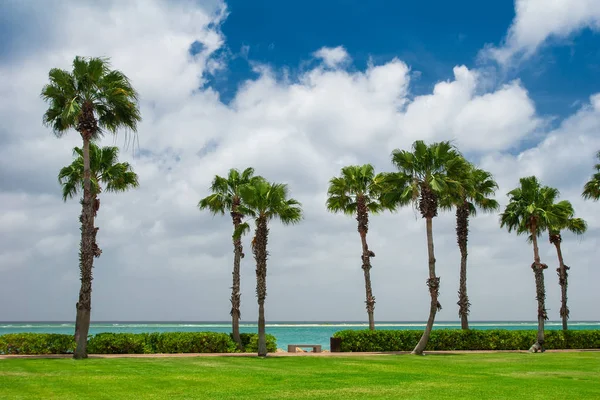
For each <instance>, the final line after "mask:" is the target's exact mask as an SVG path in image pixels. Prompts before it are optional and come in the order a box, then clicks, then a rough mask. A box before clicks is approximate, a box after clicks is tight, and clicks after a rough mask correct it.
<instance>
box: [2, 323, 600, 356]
mask: <svg viewBox="0 0 600 400" xmlns="http://www.w3.org/2000/svg"><path fill="white" fill-rule="evenodd" d="M425 324H426V321H379V322H376V323H375V327H376V328H377V329H379V330H393V329H401V330H422V329H424V327H425ZM469 325H470V328H471V329H472V330H478V329H479V330H491V329H505V330H534V329H537V321H507V320H504V321H491V320H489V321H470V322H469ZM74 327H75V322H74V321H0V335H2V334H8V333H27V332H31V333H59V334H69V335H72V334H73V332H74ZM368 327H369V323H368V322H366V321H270V322H267V323H266V331H267V333H269V334H272V335H274V336H275V338H276V339H277V347H278V348H281V349H286V348H287V345H288V344H295V343H310V344H320V345H321V346H323V349H329V339H330V337H331V336H332V335H333V334H334V333H335V332H338V331H341V330H348V329H351V330H363V329H368ZM545 327H546V330H560V329H562V322H561V321H546V325H545ZM257 328H258V324H257V322H256V321H241V322H240V332H241V333H256V332H257V330H258V329H257ZM433 329H434V330H437V329H461V324H460V321H437V322H435V324H434V325H433ZM569 329H571V330H587V329H592V330H600V321H570V322H569ZM201 331H204V332H206V331H208V332H218V333H226V334H229V333H230V332H231V321H175V320H171V321H142V320H137V321H124V320H122V321H92V322H91V324H90V331H89V334H90V335H96V334H99V333H110V332H112V333H150V332H201Z"/></svg>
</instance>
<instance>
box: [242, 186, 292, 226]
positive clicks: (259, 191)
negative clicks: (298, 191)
mask: <svg viewBox="0 0 600 400" xmlns="http://www.w3.org/2000/svg"><path fill="white" fill-rule="evenodd" d="M240 194H241V198H242V201H243V202H244V203H245V204H246V206H247V208H248V212H249V214H248V215H252V216H255V217H256V218H257V219H258V218H262V219H265V220H267V221H270V220H272V219H275V218H276V219H279V220H280V221H281V223H283V224H284V225H290V224H297V223H299V222H300V221H301V220H302V204H301V203H300V202H299V201H297V200H295V199H290V198H288V196H289V190H288V187H287V185H286V184H283V183H270V182H268V181H266V180H265V179H263V178H261V177H255V178H254V179H252V181H251V184H249V185H245V186H242V187H241V188H240Z"/></svg>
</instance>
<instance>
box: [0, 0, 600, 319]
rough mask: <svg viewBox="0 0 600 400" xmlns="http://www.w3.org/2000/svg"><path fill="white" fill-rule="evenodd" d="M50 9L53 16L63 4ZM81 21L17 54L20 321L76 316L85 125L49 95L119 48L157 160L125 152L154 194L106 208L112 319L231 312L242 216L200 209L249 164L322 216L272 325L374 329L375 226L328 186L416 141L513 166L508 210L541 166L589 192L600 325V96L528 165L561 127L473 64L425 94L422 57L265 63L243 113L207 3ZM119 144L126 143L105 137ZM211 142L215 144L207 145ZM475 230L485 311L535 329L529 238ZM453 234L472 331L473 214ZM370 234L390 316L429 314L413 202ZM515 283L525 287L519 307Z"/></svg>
mask: <svg viewBox="0 0 600 400" xmlns="http://www.w3.org/2000/svg"><path fill="white" fill-rule="evenodd" d="M57 4H58V3H57ZM140 10H142V11H140ZM31 12H40V14H39V15H38V16H37V18H42V17H43V10H37V9H36V10H32V11H31ZM65 12H66V13H67V14H65V15H63V16H62V17H61V18H63V19H64V20H63V19H59V20H56V21H57V22H56V23H55V24H51V25H50V24H48V25H46V24H40V26H41V27H42V28H43V29H42V28H40V29H42V30H41V31H40V32H39V35H40V36H41V37H46V36H57V37H65V38H67V39H66V40H64V41H59V40H53V41H51V43H49V44H46V43H44V44H43V45H41V46H40V47H39V48H37V49H35V51H31V52H29V53H27V54H19V56H18V58H14V59H7V60H4V61H2V60H0V120H1V121H3V123H2V126H0V134H1V136H0V141H1V142H2V146H0V176H1V177H2V180H1V182H2V183H1V186H0V204H2V208H1V209H0V222H1V225H0V227H1V228H0V229H2V230H1V231H0V232H1V233H2V235H3V240H2V241H0V269H1V270H2V271H3V279H2V280H0V303H2V304H7V303H9V302H10V303H11V304H21V305H22V306H19V307H17V306H15V307H11V308H10V309H6V310H4V309H3V310H1V311H0V320H11V319H51V318H56V319H63V320H64V319H70V318H72V317H73V309H74V304H75V299H76V295H77V292H78V281H77V278H78V271H77V243H75V242H72V243H71V244H70V245H69V246H67V243H68V242H69V240H70V238H71V236H72V237H77V235H78V232H79V231H78V221H77V219H78V215H79V204H78V203H77V201H76V200H73V201H70V202H68V203H67V204H63V202H62V199H61V198H60V190H59V188H58V184H57V183H56V174H57V171H58V169H59V168H60V167H62V166H63V165H65V164H67V163H69V162H70V161H71V149H72V147H73V146H75V145H79V142H80V139H79V138H78V137H77V134H76V133H75V132H71V133H69V134H68V135H67V136H66V137H64V138H62V139H56V138H54V137H52V134H51V133H50V131H49V129H47V128H44V127H42V126H41V115H42V114H43V112H44V104H43V103H42V102H41V101H40V100H39V97H38V96H39V91H40V89H41V87H42V86H43V84H44V83H45V82H46V80H47V72H48V70H49V69H50V68H51V67H54V66H60V67H63V68H68V67H69V63H70V61H71V60H72V58H73V56H74V55H76V54H86V55H102V54H107V55H111V56H112V59H113V65H114V67H115V68H118V69H120V70H122V71H124V72H125V73H126V74H128V75H129V77H130V78H131V79H132V81H133V83H134V85H135V86H136V88H137V89H138V90H139V92H140V94H141V108H142V114H143V118H144V121H143V122H142V123H141V125H140V127H139V143H140V150H141V151H140V152H139V154H138V155H137V156H136V157H135V158H134V157H132V154H131V153H132V152H131V149H130V150H129V151H122V153H121V158H122V159H124V160H128V161H130V162H131V163H132V164H133V166H134V169H135V170H136V171H137V172H138V174H139V175H140V183H141V187H140V188H139V189H136V190H133V191H130V192H128V193H124V194H117V195H114V194H106V195H103V196H102V203H101V204H102V207H101V209H100V212H99V214H98V225H99V227H100V231H99V234H98V239H99V244H100V247H101V248H102V249H103V250H104V252H103V254H102V256H101V257H100V258H99V259H98V260H97V262H96V264H95V280H94V318H95V319H98V320H102V319H104V320H110V319H123V320H125V319H130V320H131V319H139V320H143V319H146V320H160V319H179V320H224V319H226V318H227V316H228V312H229V310H228V308H229V302H228V298H229V287H230V286H231V283H230V277H231V254H232V249H231V242H230V241H231V221H230V220H229V218H227V216H225V217H212V216H210V215H208V214H207V213H201V212H199V211H198V210H197V209H196V204H197V202H198V200H199V199H200V198H201V197H203V196H205V195H206V194H207V191H208V186H209V184H210V181H211V179H212V178H213V176H214V175H215V174H225V173H226V172H227V170H228V169H229V168H232V167H237V168H245V167H247V166H254V167H255V168H256V171H257V173H260V174H262V175H264V176H265V177H267V178H268V179H271V180H275V181H280V182H286V183H288V184H289V185H290V189H291V193H292V195H293V196H294V197H296V198H297V199H298V200H300V201H301V202H302V203H303V205H304V209H305V214H306V220H305V221H304V222H303V223H302V224H300V225H298V226H293V227H282V226H280V225H278V224H277V223H276V222H274V223H273V224H272V226H271V235H270V237H269V246H270V248H269V251H270V258H269V272H268V274H269V278H268V287H269V296H268V298H267V302H268V305H267V317H268V318H269V319H271V320H286V319H288V320H289V319H305V320H310V319H316V320H319V319H321V320H323V319H338V320H357V319H363V318H364V317H365V312H364V293H363V290H364V288H363V278H362V271H361V270H360V241H359V238H358V234H357V233H356V226H355V224H356V221H355V220H354V219H353V218H349V217H345V216H340V215H331V214H329V213H327V212H326V210H325V207H324V203H325V198H326V189H327V182H328V180H329V179H330V178H331V177H332V176H334V175H337V174H338V173H339V169H340V167H342V166H344V165H347V164H350V163H366V162H371V163H373V164H375V166H376V168H377V169H378V170H379V171H381V170H390V169H391V168H392V167H391V165H390V163H389V154H390V151H391V150H392V149H393V148H398V147H400V148H407V147H408V146H410V144H411V143H412V142H413V141H414V140H415V139H425V140H428V141H434V140H449V139H451V140H455V142H456V143H457V144H458V145H459V146H460V147H461V149H463V150H464V151H468V152H470V153H473V154H475V155H476V156H477V158H480V159H481V164H482V166H484V167H485V168H488V169H490V170H491V171H492V172H494V173H495V174H496V176H497V179H498V180H499V182H500V185H501V189H500V190H499V193H498V197H499V199H505V197H504V194H505V193H506V191H507V190H509V189H511V188H512V187H514V186H515V185H516V183H517V180H518V177H519V176H521V175H524V174H527V173H531V172H530V171H532V172H535V173H537V174H539V176H540V177H541V178H542V179H543V180H544V182H547V183H548V184H552V185H556V186H557V187H559V188H560V189H561V190H563V193H564V195H565V197H566V198H570V199H572V200H576V202H575V206H576V207H577V210H578V213H579V214H580V215H582V216H584V217H586V218H590V221H589V222H590V230H591V231H590V233H589V234H588V235H587V236H586V238H585V239H584V240H583V241H582V242H581V243H579V242H577V241H573V240H572V238H571V237H570V236H568V235H567V236H566V238H565V254H566V256H568V260H569V261H568V262H569V263H570V264H569V265H573V266H574V268H573V270H572V274H571V277H572V281H571V286H570V288H572V289H571V292H570V295H569V299H570V301H571V302H572V315H573V318H574V319H598V318H599V316H598V315H597V311H596V310H595V309H593V308H590V307H589V304H593V303H594V300H596V302H597V299H594V298H593V299H591V300H590V296H594V294H593V293H595V291H594V290H593V288H592V287H591V285H592V282H594V281H596V280H598V279H600V275H599V273H600V272H599V271H598V270H597V269H592V268H589V270H588V269H587V267H586V266H588V265H594V262H595V258H597V257H596V255H595V250H593V249H594V246H595V245H596V243H597V238H598V235H599V234H600V232H599V228H600V221H597V220H595V219H594V217H593V215H595V211H594V209H593V207H594V206H595V205H594V204H591V203H583V202H581V201H579V200H578V190H580V187H581V185H582V184H583V181H584V180H585V179H586V178H587V177H588V175H589V173H590V172H591V166H592V163H593V159H592V153H593V151H594V150H596V149H598V148H600V143H598V139H597V132H598V130H599V128H600V127H599V126H598V121H599V120H600V115H599V114H600V112H599V109H598V104H600V102H599V101H598V99H600V97H594V98H593V99H592V101H591V103H590V104H588V105H586V106H584V107H583V108H582V109H581V110H579V111H578V112H577V113H576V114H574V115H573V116H572V117H571V118H569V119H568V120H566V121H565V122H564V123H563V124H562V125H561V126H560V127H559V128H558V129H557V130H555V131H552V132H544V133H547V137H546V138H545V140H543V141H542V142H541V143H540V144H539V145H537V146H535V147H534V148H532V149H528V150H526V151H522V152H520V153H519V154H517V155H511V154H509V153H506V150H507V149H512V150H513V151H514V150H515V148H516V147H518V145H519V144H520V143H521V141H522V139H523V138H527V137H529V136H530V135H531V134H532V133H533V132H537V131H539V130H543V129H544V128H545V125H544V124H543V118H542V117H540V116H538V115H537V114H536V111H535V105H534V103H533V102H532V100H531V99H530V98H529V96H528V94H527V91H526V89H525V88H524V87H523V86H522V84H521V83H520V82H518V81H514V82H510V83H508V84H507V85H506V86H504V87H500V88H496V89H493V90H489V89H488V85H487V82H486V80H485V78H484V77H483V76H482V74H481V73H480V72H478V71H477V70H469V69H468V68H466V67H464V66H458V67H456V68H455V69H454V78H453V79H452V80H449V81H446V82H439V83H437V84H436V85H435V87H434V89H433V91H432V93H430V94H427V95H418V96H414V95H412V94H411V93H410V89H411V85H410V69H409V66H407V65H406V64H405V63H404V62H403V61H401V60H398V59H394V60H392V61H389V62H387V63H385V64H381V65H371V66H369V67H368V68H367V69H366V70H364V71H355V72H349V71H347V70H345V69H343V68H342V65H343V60H347V59H349V58H348V56H347V55H346V56H344V57H341V58H340V57H338V58H337V60H341V61H339V62H336V63H334V64H333V66H334V67H335V68H327V69H325V68H322V67H320V66H317V67H315V68H314V69H310V70H307V71H305V72H304V73H303V74H302V75H301V76H299V77H298V78H297V79H295V80H291V79H289V78H285V79H277V78H276V76H278V75H279V74H277V72H278V71H274V70H273V68H272V67H268V66H257V67H256V70H257V71H258V72H259V77H258V78H256V79H254V80H250V81H248V82H246V83H245V84H244V85H243V86H242V87H241V88H240V89H239V91H238V92H237V94H236V96H235V98H234V99H233V101H232V103H231V104H230V105H225V104H223V103H221V102H220V101H219V98H218V96H217V94H216V93H214V92H213V91H212V90H211V89H210V88H204V89H199V87H201V85H202V83H203V82H204V81H205V75H204V74H205V73H206V72H207V64H210V63H211V55H213V54H214V52H215V51H216V50H217V49H218V48H219V46H221V45H222V44H223V43H224V40H225V38H223V37H222V35H221V34H220V33H219V32H218V30H215V29H214V28H212V26H213V25H212V24H211V22H214V17H211V15H212V13H211V12H208V11H206V10H204V9H201V8H197V5H196V3H192V2H186V1H180V2H176V3H172V2H166V1H164V2H163V1H158V0H155V1H152V2H146V1H144V2H142V1H141V0H140V1H139V2H137V3H135V2H131V3H127V4H126V5H125V6H123V5H122V4H121V3H120V2H112V3H108V5H107V6H103V7H102V8H100V7H99V6H98V5H97V4H96V3H92V2H86V3H81V5H80V6H78V7H75V8H69V10H68V11H65ZM140 12H142V13H143V15H144V18H141V17H140V16H139V13H140ZM59 15H61V14H60V13H59ZM90 15H92V16H94V19H93V20H91V19H90V18H88V16H90ZM52 18H58V17H56V16H53V17H52ZM216 18H217V19H219V18H220V17H216ZM58 21H60V23H58ZM96 21H102V23H101V24H100V23H99V22H96ZM217 22H218V21H217ZM48 26H51V27H52V28H51V29H52V30H51V31H47V30H48V29H50V28H48ZM90 27H93V29H90V30H93V31H95V32H97V33H96V35H95V37H94V38H91V37H89V36H87V34H86V33H84V34H82V35H78V34H76V33H77V32H83V31H86V30H87V29H89V28H90ZM32 29H33V28H32ZM116 38H119V40H116ZM196 40H197V41H200V42H202V43H204V47H203V49H204V50H203V51H202V52H201V53H200V55H199V56H197V57H196V58H193V57H191V56H190V55H189V54H188V51H187V50H188V48H189V46H190V45H191V43H193V42H194V41H196ZM344 53H345V51H344ZM324 62H325V63H326V65H327V60H325V61H324ZM340 63H341V64H340ZM113 143H114V141H113V139H112V138H105V139H104V141H103V144H113ZM116 143H117V144H121V143H122V139H120V138H119V139H116ZM215 144H216V146H215ZM207 146H208V147H211V148H214V149H213V150H212V151H208V152H206V151H205V152H203V151H201V150H202V149H203V148H206V147H207ZM5 224H6V225H5ZM471 227H472V235H471V236H472V237H471V241H470V246H471V247H470V250H469V251H470V265H471V270H470V271H471V272H470V274H471V275H470V276H469V285H470V286H469V290H470V291H471V292H470V295H471V302H472V303H473V307H472V310H473V318H474V319H480V320H490V319H532V318H533V317H532V316H534V315H535V295H534V290H533V278H532V276H530V275H532V274H531V272H530V270H529V269H528V268H527V265H528V264H530V260H531V255H530V249H529V247H528V246H527V243H526V242H525V241H524V239H523V240H522V239H520V238H516V237H513V236H511V235H509V234H507V233H505V232H502V231H501V230H500V229H499V227H498V224H497V216H495V215H490V216H479V217H477V218H476V219H474V220H473V222H472V224H471ZM434 229H435V233H434V234H435V240H436V252H437V259H438V261H439V262H438V268H439V274H440V276H442V299H441V300H442V304H443V305H444V310H443V311H442V313H441V314H440V316H439V319H440V320H452V319H455V318H456V307H455V306H454V303H455V302H456V300H455V298H456V294H455V293H456V290H457V287H458V279H457V271H458V261H459V258H458V250H457V248H456V244H455V238H454V218H453V215H452V214H450V213H447V214H443V215H441V216H440V217H439V218H437V219H436V221H435V223H434ZM7 232H10V235H9V234H7ZM69 235H71V236H69ZM4 237H6V239H4ZM369 242H370V246H371V247H372V248H373V250H374V252H375V253H376V254H377V257H376V258H375V259H374V269H373V271H372V277H373V287H374V294H375V296H376V297H377V306H376V310H375V315H376V318H377V319H380V320H381V319H387V320H394V319H395V320H415V319H416V320H422V319H424V317H425V315H426V312H427V307H428V306H427V305H428V292H427V290H426V287H425V279H426V275H427V273H426V247H425V232H424V224H423V221H422V220H421V219H420V218H418V217H417V216H416V215H415V213H414V210H412V209H405V210H402V211H401V212H400V213H398V214H397V215H389V214H385V215H382V216H374V217H373V218H372V221H371V225H370V231H369ZM244 244H245V246H246V247H247V250H246V254H247V256H246V258H245V259H244V261H243V265H242V292H243V298H242V315H243V316H244V319H248V320H251V319H254V318H255V316H256V307H255V299H254V287H253V286H254V269H253V267H252V261H253V260H252V257H251V254H250V251H249V249H248V247H249V238H246V239H245V241H244ZM543 252H544V256H545V257H547V260H548V262H549V263H551V260H553V258H551V257H553V255H552V249H551V248H550V247H549V246H545V247H543ZM575 266H578V269H577V270H576V268H575ZM579 266H581V267H579ZM290 282H293V284H292V283H290ZM547 282H548V292H549V304H551V305H552V306H551V315H552V317H553V318H557V317H558V313H557V311H556V310H557V309H558V306H557V301H558V300H557V299H558V297H557V296H558V290H557V288H558V285H556V284H555V282H554V281H553V280H552V274H548V281H547ZM50 283H52V285H50ZM507 291H510V292H511V293H512V294H513V295H511V296H510V297H507V296H505V293H506V292H507ZM590 293H591V294H590ZM30 296H35V299H37V300H36V306H35V307H34V306H32V304H31V302H32V301H33V300H32V301H30V300H27V299H26V298H28V297H30ZM38 303H39V304H38ZM401 304H406V305H407V306H405V307H403V306H399V305H401ZM190 305H191V306H190Z"/></svg>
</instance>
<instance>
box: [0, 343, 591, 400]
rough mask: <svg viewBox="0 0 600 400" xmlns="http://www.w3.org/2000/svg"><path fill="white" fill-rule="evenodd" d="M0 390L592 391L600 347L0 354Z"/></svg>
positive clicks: (389, 394) (46, 394) (259, 394)
mask: <svg viewBox="0 0 600 400" xmlns="http://www.w3.org/2000/svg"><path fill="white" fill-rule="evenodd" d="M0 388H1V389H0V397H1V398H2V399H42V398H43V399H136V400H139V399H142V398H143V399H344V400H347V399H393V398H402V399H407V398H412V399H463V398H465V399H470V398H473V399H503V398H510V399H593V398H600V353H597V352H588V353H584V352H581V353H575V352H574V353H544V354H528V353H496V354H452V355H441V354H436V355H427V356H425V357H418V356H409V355H402V356H370V357H369V356H365V357H356V356H355V357H279V358H276V357H272V358H266V359H259V358H254V357H252V358H250V357H198V358H137V359H135V358H113V359H88V360H83V361H74V360H72V359H7V360H0Z"/></svg>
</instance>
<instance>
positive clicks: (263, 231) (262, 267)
mask: <svg viewBox="0 0 600 400" xmlns="http://www.w3.org/2000/svg"><path fill="white" fill-rule="evenodd" d="M268 234H269V229H268V228H267V219H266V218H265V217H263V216H260V217H258V219H257V226H256V235H255V237H254V241H253V243H252V251H253V252H254V259H255V260H256V296H257V297H258V355H259V356H260V357H266V355H267V341H266V336H265V299H266V297H267V256H268V253H267V238H268Z"/></svg>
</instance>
